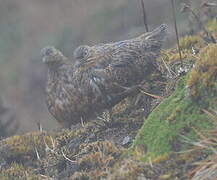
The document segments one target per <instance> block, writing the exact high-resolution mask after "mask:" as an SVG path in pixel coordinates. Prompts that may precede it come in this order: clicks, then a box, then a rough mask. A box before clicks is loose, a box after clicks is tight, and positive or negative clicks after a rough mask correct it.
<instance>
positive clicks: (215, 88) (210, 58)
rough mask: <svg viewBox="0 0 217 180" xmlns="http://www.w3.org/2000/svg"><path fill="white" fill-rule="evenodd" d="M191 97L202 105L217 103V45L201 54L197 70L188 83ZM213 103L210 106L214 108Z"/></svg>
mask: <svg viewBox="0 0 217 180" xmlns="http://www.w3.org/2000/svg"><path fill="white" fill-rule="evenodd" d="M187 84H188V86H189V88H190V95H191V96H192V98H194V100H195V101H197V102H198V103H200V104H203V105H206V106H207V105H209V104H210V102H214V100H215V102H216V101H217V97H216V94H217V45H216V44H210V45H208V46H207V47H206V48H204V49H203V50H201V53H200V54H199V60H198V61H197V63H196V65H195V68H194V69H193V70H192V73H191V75H190V78H189V79H188V82H187ZM216 105H217V104H216V103H215V105H214V106H213V105H212V103H211V104H210V106H213V108H214V107H215V106H216Z"/></svg>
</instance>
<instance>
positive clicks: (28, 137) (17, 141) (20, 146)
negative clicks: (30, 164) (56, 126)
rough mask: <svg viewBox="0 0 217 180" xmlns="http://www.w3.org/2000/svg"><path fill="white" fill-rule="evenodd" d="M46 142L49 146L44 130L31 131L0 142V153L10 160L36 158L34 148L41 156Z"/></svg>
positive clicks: (6, 159) (49, 141) (43, 153)
mask: <svg viewBox="0 0 217 180" xmlns="http://www.w3.org/2000/svg"><path fill="white" fill-rule="evenodd" d="M44 142H46V143H47V144H48V145H49V146H51V144H52V143H51V139H50V137H49V136H47V135H46V133H45V132H32V133H28V134H25V135H21V136H18V135H17V136H12V137H9V138H7V139H5V140H3V141H2V142H1V147H3V148H2V149H1V151H0V154H1V155H2V157H3V158H4V160H5V161H6V162H8V163H10V162H26V161H32V160H34V159H36V149H37V151H38V153H39V154H40V156H41V157H43V156H44V155H45V148H46V145H45V143H44Z"/></svg>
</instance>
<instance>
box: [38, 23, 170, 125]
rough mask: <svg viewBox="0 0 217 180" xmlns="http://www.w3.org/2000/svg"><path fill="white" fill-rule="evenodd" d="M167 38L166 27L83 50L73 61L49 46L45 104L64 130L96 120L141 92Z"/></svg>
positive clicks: (43, 53)
mask: <svg viewBox="0 0 217 180" xmlns="http://www.w3.org/2000/svg"><path fill="white" fill-rule="evenodd" d="M166 35H167V25H165V24H162V25H161V26H159V27H158V28H156V29H154V30H153V31H151V32H148V33H143V34H141V35H140V36H137V37H135V38H132V39H128V40H123V41H118V42H111V43H105V44H102V43H101V44H97V45H94V46H88V45H81V46H79V47H77V48H76V49H75V50H74V51H73V56H72V58H67V57H65V56H64V55H63V54H62V53H61V51H59V50H58V49H56V48H54V47H52V46H47V47H45V48H43V49H42V50H41V56H42V60H43V62H44V63H45V64H46V65H47V67H48V79H47V85H46V104H47V107H48V110H49V112H50V113H51V114H52V115H53V116H54V118H55V119H56V120H57V121H58V122H59V123H60V124H62V125H63V126H65V127H70V126H71V125H76V124H78V123H80V122H81V120H84V121H89V120H92V119H94V118H95V117H96V116H97V115H98V114H99V113H102V112H103V111H105V110H106V109H109V108H112V107H113V106H115V105H116V104H117V103H119V102H120V101H121V100H123V99H124V98H126V97H128V96H131V95H133V94H136V93H138V92H139V88H140V85H141V83H142V82H145V81H146V79H148V77H149V76H150V75H151V73H152V72H153V69H154V68H156V58H157V57H159V56H160V54H161V53H160V52H161V48H162V45H163V42H164V40H165V37H166Z"/></svg>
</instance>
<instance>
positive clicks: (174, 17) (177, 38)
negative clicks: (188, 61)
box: [171, 0, 183, 67]
mask: <svg viewBox="0 0 217 180" xmlns="http://www.w3.org/2000/svg"><path fill="white" fill-rule="evenodd" d="M171 4H172V10H173V21H174V26H175V31H176V41H177V45H178V51H179V57H180V61H181V67H183V62H182V53H181V48H180V43H179V34H178V28H177V21H176V12H175V5H174V0H171Z"/></svg>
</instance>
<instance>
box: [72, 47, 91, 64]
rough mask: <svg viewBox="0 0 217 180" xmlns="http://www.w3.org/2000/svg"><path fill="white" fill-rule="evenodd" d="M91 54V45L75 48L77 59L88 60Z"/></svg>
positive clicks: (74, 54)
mask: <svg viewBox="0 0 217 180" xmlns="http://www.w3.org/2000/svg"><path fill="white" fill-rule="evenodd" d="M89 55H90V46H87V45H81V46H79V47H77V48H76V49H75V50H74V53H73V57H74V58H75V59H76V60H81V61H82V60H86V59H88V57H89Z"/></svg>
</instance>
